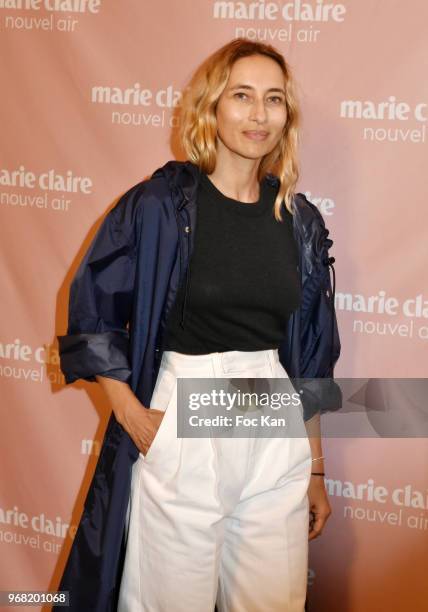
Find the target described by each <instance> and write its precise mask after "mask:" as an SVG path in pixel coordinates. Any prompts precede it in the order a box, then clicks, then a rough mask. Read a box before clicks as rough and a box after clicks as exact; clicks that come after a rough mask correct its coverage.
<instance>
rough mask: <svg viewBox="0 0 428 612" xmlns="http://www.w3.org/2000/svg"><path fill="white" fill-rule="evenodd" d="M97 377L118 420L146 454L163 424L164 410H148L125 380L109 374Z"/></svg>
mask: <svg viewBox="0 0 428 612" xmlns="http://www.w3.org/2000/svg"><path fill="white" fill-rule="evenodd" d="M95 378H96V381H97V382H98V383H99V384H100V385H101V387H102V389H103V390H104V392H105V395H106V397H107V399H108V402H109V404H110V407H111V409H112V410H113V412H114V416H115V417H116V420H117V422H118V423H119V424H120V425H121V426H122V427H123V428H124V430H125V431H126V432H127V433H128V434H129V436H130V437H131V438H132V440H133V442H134V444H135V445H136V446H137V448H138V449H139V451H140V452H141V453H143V455H145V454H146V453H147V451H148V449H149V447H150V445H151V443H152V442H153V438H154V437H155V435H156V432H157V430H158V428H159V426H160V424H161V421H162V418H163V415H164V412H163V411H162V410H156V409H153V408H151V409H150V410H146V408H145V407H144V406H143V404H142V403H141V402H140V400H139V399H138V398H137V397H136V395H135V394H134V392H133V391H132V389H131V387H130V386H129V385H128V384H127V383H125V382H121V381H119V380H116V379H114V378H108V377H107V376H99V375H95Z"/></svg>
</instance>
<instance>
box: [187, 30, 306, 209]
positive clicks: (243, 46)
mask: <svg viewBox="0 0 428 612" xmlns="http://www.w3.org/2000/svg"><path fill="white" fill-rule="evenodd" d="M251 55H265V56H267V57H270V58H272V59H273V60H274V61H276V62H277V64H278V65H279V67H280V68H281V70H282V73H283V75H284V82H285V94H286V95H285V102H286V108H287V121H286V124H285V126H284V130H283V136H282V138H281V139H280V141H279V142H278V144H277V146H276V147H275V149H273V151H271V152H270V153H268V154H267V155H265V156H264V157H263V158H262V160H261V162H260V165H259V170H258V180H259V182H260V181H261V180H262V179H263V178H264V177H265V176H266V174H268V173H270V174H273V175H275V176H276V177H278V179H279V182H280V185H279V190H278V194H277V196H276V198H275V203H274V215H275V219H276V220H277V221H282V216H281V207H282V203H283V202H285V205H286V207H287V209H288V210H289V211H290V212H291V213H292V214H293V204H292V202H293V196H294V193H295V191H294V190H295V187H296V183H297V180H298V178H299V168H298V161H297V149H298V144H299V142H298V140H299V126H300V110H299V107H298V103H297V95H296V92H295V83H294V80H293V77H292V74H291V71H290V68H289V65H288V64H287V62H286V61H285V59H284V57H283V56H282V55H281V54H280V53H279V52H278V51H276V49H275V48H274V47H272V46H271V45H267V44H264V43H262V42H257V41H252V40H248V39H246V38H235V39H234V40H232V41H231V42H229V43H227V44H226V45H224V46H223V47H221V48H220V49H218V50H217V51H215V52H214V53H213V54H212V55H210V56H209V57H208V58H207V59H206V60H205V61H204V62H203V63H202V64H201V65H200V66H199V68H198V69H197V70H196V72H195V73H194V75H193V76H192V78H191V80H190V82H189V84H188V86H187V87H186V88H185V89H184V92H183V96H182V99H181V115H180V128H179V133H180V139H181V142H182V145H183V147H184V150H185V152H186V155H187V157H188V159H189V160H190V161H191V162H193V163H194V164H196V165H197V166H198V167H199V168H200V170H202V171H203V172H205V173H206V174H211V173H212V172H214V169H215V166H216V160H217V151H216V135H217V120H216V108H217V102H218V100H219V98H220V96H221V94H222V93H223V91H224V89H225V87H226V84H227V81H228V79H229V75H230V72H231V69H232V66H233V64H234V63H235V62H236V61H237V60H238V59H239V58H241V57H249V56H251Z"/></svg>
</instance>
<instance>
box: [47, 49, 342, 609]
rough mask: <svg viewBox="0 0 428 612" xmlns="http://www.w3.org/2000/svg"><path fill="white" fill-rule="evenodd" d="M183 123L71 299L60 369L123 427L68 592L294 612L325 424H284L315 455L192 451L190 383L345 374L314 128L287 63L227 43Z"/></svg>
mask: <svg viewBox="0 0 428 612" xmlns="http://www.w3.org/2000/svg"><path fill="white" fill-rule="evenodd" d="M182 109H183V114H182V122H181V137H182V143H183V146H184V148H185V150H186V153H187V155H188V158H189V161H187V162H173V161H171V162H168V163H167V164H165V166H163V167H162V168H160V169H158V170H157V171H156V172H155V173H154V174H153V175H152V177H151V179H150V180H147V181H142V182H141V183H139V184H138V185H135V186H134V187H133V188H132V189H130V190H129V191H128V192H127V193H126V194H125V195H124V196H123V197H122V198H121V199H120V201H119V202H118V204H117V205H116V206H115V208H114V209H113V210H112V211H110V213H109V214H108V215H107V217H106V219H105V221H104V223H103V225H102V226H101V228H100V230H99V232H98V234H97V236H96V239H95V240H94V242H93V243H92V245H91V247H90V249H89V250H88V252H87V254H86V255H85V257H84V259H83V261H82V263H81V265H80V267H79V270H78V272H77V274H76V276H75V278H74V280H73V283H72V286H71V291H70V306H69V326H68V333H67V335H66V336H59V337H58V338H59V342H60V355H61V368H62V370H63V372H64V375H65V379H66V382H67V383H71V382H73V381H74V380H76V379H78V378H83V379H86V380H88V381H95V380H96V381H98V382H99V383H100V384H101V385H102V387H103V389H104V390H105V392H106V394H107V396H108V398H109V401H110V403H111V406H112V411H113V413H112V416H111V418H110V422H109V424H108V428H107V431H106V435H105V439H104V443H103V447H102V451H101V455H100V458H99V461H98V464H97V468H96V472H95V475H94V479H93V482H92V484H91V487H90V490H89V492H88V495H87V498H86V501H85V508H84V512H83V515H82V519H81V522H80V524H79V529H78V531H77V533H76V536H75V540H74V543H73V547H72V550H71V553H70V556H69V559H68V563H67V566H66V569H65V572H64V575H63V578H62V581H61V584H60V586H59V589H62V590H69V591H70V598H71V606H70V607H71V608H72V609H75V610H100V611H101V610H102V611H103V612H105V611H106V610H116V609H117V610H119V611H121V612H125V611H132V612H134V611H135V612H137V611H138V610H141V611H150V612H170V611H172V612H180V611H181V610H183V611H184V610H186V612H191V611H193V610H194V611H195V612H203V611H205V610H207V611H208V610H213V609H214V606H215V604H217V608H218V610H219V612H220V611H221V612H225V611H227V612H233V611H235V610H236V611H237V610H246V611H248V612H249V611H251V610H254V611H256V610H257V611H260V612H269V611H272V612H274V611H275V612H276V611H279V610H287V612H298V611H302V610H303V609H304V602H305V596H306V573H307V552H308V539H312V538H313V537H316V536H318V535H319V534H320V533H321V531H322V529H323V527H324V525H325V522H326V520H327V518H328V516H329V514H330V511H331V510H330V506H329V502H328V499H327V494H326V491H325V486H324V480H323V475H324V463H323V455H322V447H321V439H320V435H319V415H318V414H313V412H312V414H311V415H308V414H307V409H306V407H305V412H304V414H303V415H302V411H301V409H300V408H296V409H294V410H292V409H290V411H289V415H290V421H292V422H293V423H294V425H297V426H298V425H299V423H303V418H304V419H305V421H306V426H307V429H308V431H309V432H310V438H309V439H308V438H307V437H288V438H270V437H269V438H258V437H245V438H234V439H228V438H224V437H211V438H207V437H204V438H179V437H177V435H176V431H177V412H178V406H177V380H178V379H179V378H227V377H230V378H239V379H241V380H243V379H247V380H251V379H253V378H254V379H256V378H268V379H275V378H287V377H290V378H293V377H304V376H305V377H329V376H332V374H333V367H334V364H335V362H336V361H337V359H338V357H339V353H340V342H339V337H338V332H337V324H336V318H335V313H334V291H333V295H332V292H331V285H330V276H329V271H328V265H330V264H331V258H329V257H328V248H329V247H330V246H331V244H332V241H331V240H329V239H328V238H327V234H328V230H326V228H325V226H324V222H323V220H322V217H321V215H320V214H319V213H318V211H317V210H316V208H315V207H314V206H313V205H311V204H310V203H308V202H307V200H306V199H305V198H304V196H302V195H301V194H294V192H293V189H294V187H295V185H296V182H297V179H298V171H297V160H296V150H297V137H298V123H299V114H298V108H297V104H296V98H295V94H294V88H293V81H292V77H291V74H290V70H289V67H288V66H287V64H286V62H285V61H284V58H283V57H282V56H281V55H280V54H279V53H278V52H277V51H276V50H275V49H273V48H272V47H271V46H269V45H264V44H262V43H256V42H251V41H248V40H245V39H236V40H234V41H232V42H231V43H229V44H227V45H225V46H224V47H222V48H221V49H219V50H218V51H217V52H215V53H214V54H213V55H212V56H211V57H209V58H208V59H207V60H206V61H205V62H204V64H203V65H202V66H201V67H200V68H199V70H198V71H197V72H196V74H195V76H194V78H193V79H192V81H191V83H190V86H189V87H188V88H187V90H186V92H185V95H184V99H183V103H182ZM196 220H197V223H196ZM142 408H150V409H149V410H142ZM309 416H311V418H309ZM309 510H311V512H312V513H313V519H314V520H313V521H312V524H311V527H310V531H309V535H308V528H309Z"/></svg>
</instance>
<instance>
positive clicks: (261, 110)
mask: <svg viewBox="0 0 428 612" xmlns="http://www.w3.org/2000/svg"><path fill="white" fill-rule="evenodd" d="M250 119H256V120H257V121H265V119H266V108H265V104H264V101H263V100H255V101H254V104H252V106H251V112H250Z"/></svg>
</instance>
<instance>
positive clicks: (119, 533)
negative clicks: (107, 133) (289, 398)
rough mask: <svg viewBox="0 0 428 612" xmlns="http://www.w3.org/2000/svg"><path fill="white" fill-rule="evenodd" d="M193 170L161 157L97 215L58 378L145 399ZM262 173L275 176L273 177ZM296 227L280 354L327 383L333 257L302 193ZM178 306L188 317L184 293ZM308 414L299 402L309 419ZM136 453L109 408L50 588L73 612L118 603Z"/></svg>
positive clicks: (193, 209) (171, 290) (333, 347)
mask: <svg viewBox="0 0 428 612" xmlns="http://www.w3.org/2000/svg"><path fill="white" fill-rule="evenodd" d="M199 176H200V171H199V168H198V167H197V166H196V165H195V164H193V163H191V162H188V161H187V162H178V161H169V162H167V163H166V164H165V165H164V166H163V167H161V168H159V169H158V170H156V171H155V172H154V173H153V175H152V176H151V178H150V179H147V180H144V181H141V182H140V183H138V184H137V185H135V186H133V187H132V188H131V189H129V190H128V191H127V192H126V193H125V194H124V195H123V196H122V197H121V198H120V200H119V201H118V203H117V204H116V206H115V207H114V208H113V209H112V210H111V211H110V212H109V213H108V214H107V216H106V217H105V219H104V221H103V223H102V225H101V227H100V229H99V230H98V232H97V235H96V236H95V238H94V240H93V242H92V244H91V245H90V247H89V249H88V251H87V252H86V254H85V256H84V258H83V260H82V262H81V264H80V266H79V268H78V270H77V273H76V275H75V277H74V279H73V282H72V284H71V288H70V300H69V318H68V328H67V335H64V336H58V341H59V350H60V363H61V369H62V372H63V374H64V376H65V381H66V384H70V383H73V382H74V381H75V380H77V379H84V380H87V381H91V382H95V381H96V378H95V375H97V374H99V375H104V376H107V377H110V378H114V379H117V380H120V381H123V382H126V383H128V384H129V385H130V387H131V389H132V391H133V392H134V394H135V395H136V396H137V397H138V399H139V400H140V401H141V403H142V404H143V405H144V406H146V407H147V406H149V405H150V400H151V396H152V393H153V390H154V386H155V382H156V378H157V374H158V369H159V365H160V361H161V358H162V349H161V342H162V334H163V333H164V330H165V324H166V320H167V317H168V314H169V312H170V311H171V307H172V305H173V303H174V300H175V298H176V295H177V290H178V288H179V287H180V285H181V283H183V282H184V283H186V294H185V296H187V288H188V281H189V265H188V264H189V259H190V256H191V253H192V249H193V244H194V241H193V238H194V230H195V224H196V214H197V206H196V193H197V188H198V180H199ZM267 179H268V180H269V181H272V182H273V183H274V184H275V182H276V183H278V179H277V178H276V177H275V176H273V175H268V176H267ZM293 225H294V235H295V238H296V241H297V245H298V247H299V252H300V265H299V268H300V272H301V280H302V302H301V305H300V307H299V308H298V309H297V310H296V311H295V312H294V313H293V314H292V315H291V317H290V319H289V321H288V324H287V331H286V334H285V335H284V340H283V342H282V344H281V346H280V348H279V356H280V360H281V363H282V365H283V366H284V368H285V370H286V371H287V373H288V375H289V376H290V378H292V379H293V378H299V377H310V378H331V379H332V378H333V368H334V365H335V363H336V361H337V359H338V357H339V354H340V341H339V335H338V329H337V322H336V315H335V310H334V285H335V281H334V268H333V266H332V263H333V261H334V258H332V257H329V253H328V250H329V248H330V247H331V246H332V244H333V243H332V240H331V239H329V238H328V234H329V232H328V230H327V229H326V227H325V224H324V220H323V218H322V216H321V214H320V212H319V211H318V210H317V208H316V207H315V206H314V205H313V204H311V203H310V202H309V201H308V200H307V199H306V198H305V196H304V195H303V194H296V195H295V197H294V215H293ZM266 265H267V266H268V265H269V262H266ZM329 266H331V267H332V270H333V287H332V284H331V280H330V270H329ZM181 314H182V325H185V319H186V299H184V301H183V307H182V313H181ZM333 385H335V383H334V382H333ZM332 408H333V409H334V407H332ZM311 410H312V409H311V408H310V407H308V406H305V407H304V418H305V420H307V419H308V418H310V416H312V413H313V411H312V413H311ZM138 455H139V451H138V448H137V447H136V445H135V444H134V442H133V441H132V439H131V437H130V436H129V435H128V434H127V433H126V432H125V430H124V429H123V428H122V426H121V425H120V424H119V423H118V422H117V421H116V419H115V417H114V414H113V413H112V414H111V416H110V420H109V422H108V426H107V429H106V433H105V436H104V440H103V444H102V447H101V452H100V456H99V459H98V462H97V466H96V469H95V473H94V476H93V480H92V482H91V485H90V487H89V490H88V493H87V496H86V500H85V503H84V510H83V514H82V517H81V520H80V523H79V526H78V529H77V532H76V535H75V538H74V541H73V544H72V547H71V551H70V554H69V557H68V561H67V564H66V567H65V570H64V573H63V576H62V579H61V582H60V585H59V587H58V589H60V590H68V591H70V610H72V611H73V612H87V611H88V612H89V611H92V612H113V611H114V610H116V607H117V598H118V593H119V587H120V580H121V575H122V570H123V561H124V555H125V522H126V513H127V508H128V501H129V495H130V484H131V468H132V465H133V463H134V462H135V461H136V459H137V458H138ZM53 610H57V608H56V607H54V608H53ZM58 610H59V608H58Z"/></svg>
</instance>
